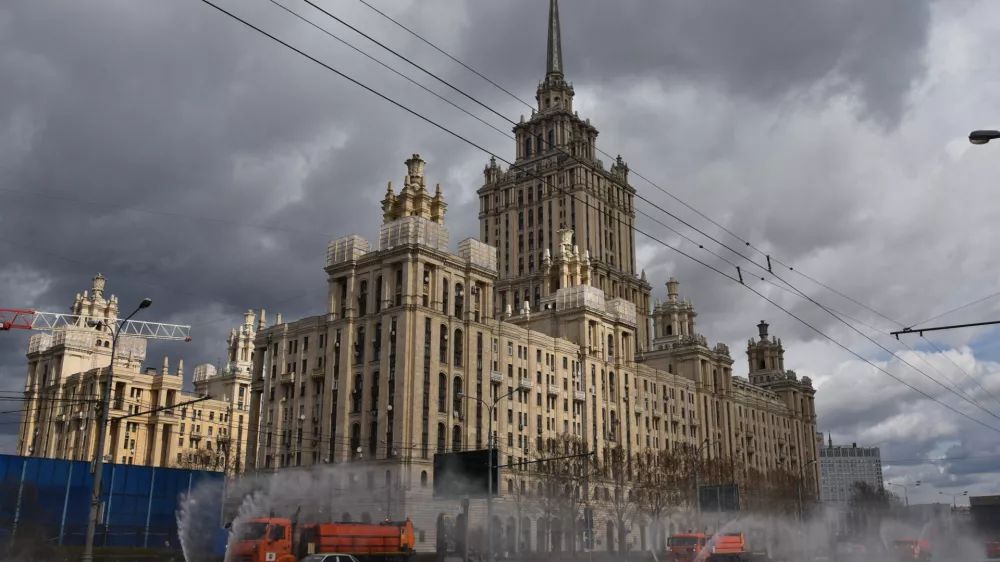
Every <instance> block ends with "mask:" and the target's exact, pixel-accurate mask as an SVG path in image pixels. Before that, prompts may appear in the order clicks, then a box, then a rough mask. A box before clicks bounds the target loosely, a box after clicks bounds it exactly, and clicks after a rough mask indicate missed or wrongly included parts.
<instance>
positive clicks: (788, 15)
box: [463, 0, 930, 123]
mask: <svg viewBox="0 0 1000 562" xmlns="http://www.w3.org/2000/svg"><path fill="white" fill-rule="evenodd" d="M544 17H545V14H544V3H542V2H538V1H533V0H519V1H511V2H503V3H484V4H483V5H482V6H477V7H474V8H473V9H472V11H471V13H470V14H469V21H470V25H468V26H467V27H466V28H465V30H464V31H465V33H466V35H465V36H464V38H463V43H464V45H465V46H466V49H465V54H466V58H468V59H471V60H472V61H474V62H475V63H477V64H473V65H472V66H474V67H476V68H487V69H489V70H490V73H491V77H497V76H499V77H500V78H501V83H502V84H511V83H513V84H518V83H523V82H524V81H525V80H535V81H537V80H538V79H539V78H541V76H540V75H539V70H538V69H540V68H544V61H545V59H544V44H543V43H542V42H541V41H540V40H539V36H540V35H541V34H542V33H544V29H545V27H544ZM561 18H562V34H563V51H564V52H565V53H566V54H565V62H564V64H565V68H566V73H567V77H568V78H569V79H570V80H575V81H576V82H577V83H603V84H608V85H613V86H614V87H617V88H621V87H628V85H629V82H630V80H636V79H640V78H650V77H653V78H656V79H658V80H661V81H663V82H666V83H670V82H684V81H694V82H702V83H715V84H717V85H720V86H722V87H723V88H724V89H725V90H726V91H728V92H729V93H731V94H732V95H734V96H750V97H753V98H757V99H763V100H765V101H767V102H781V101H783V98H785V97H786V96H789V95H794V94H795V93H796V92H797V91H799V90H810V89H813V88H815V87H816V86H817V85H820V86H821V87H823V88H831V90H840V89H844V88H847V89H849V90H851V91H854V92H856V93H857V94H858V95H859V97H860V98H861V100H862V101H863V103H864V105H865V106H866V108H867V110H868V111H869V112H870V114H871V115H872V116H873V117H875V118H876V119H878V120H880V121H885V122H887V123H892V122H895V121H896V120H898V119H899V117H900V116H901V115H902V112H903V108H904V106H905V97H906V94H907V92H908V90H909V88H910V86H911V84H912V83H913V81H914V80H915V79H917V78H919V76H920V75H921V73H922V72H923V52H924V46H925V42H926V40H927V34H928V28H929V23H930V9H929V2H927V1H926V0H917V1H913V0H879V1H871V0H845V1H839V2H798V1H796V0H768V1H764V2H740V3H732V2H722V1H709V2H694V3H692V2H683V1H669V2H601V1H600V0H580V1H575V2H563V4H562V6H561ZM499 52H502V53H505V57H504V58H506V59H507V60H508V61H518V62H519V63H520V64H517V65H512V64H510V63H506V64H505V63H504V62H502V61H498V60H497V57H496V53H499Z"/></svg>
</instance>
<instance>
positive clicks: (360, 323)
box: [247, 0, 818, 551]
mask: <svg viewBox="0 0 1000 562" xmlns="http://www.w3.org/2000/svg"><path fill="white" fill-rule="evenodd" d="M548 44H549V47H548V68H547V74H546V78H545V81H543V82H542V84H541V85H540V86H539V88H538V99H539V111H538V112H536V113H535V114H534V115H533V116H532V118H531V120H529V121H525V122H524V123H523V124H520V125H518V127H516V128H515V131H516V132H517V134H518V146H517V158H518V165H525V166H533V167H534V168H533V169H534V170H536V171H538V173H544V174H547V175H548V180H547V181H545V182H541V185H539V182H538V181H536V180H535V179H528V178H527V177H525V176H524V174H522V173H521V172H519V171H516V170H515V171H504V170H501V169H500V168H499V167H498V166H497V165H496V163H495V162H491V163H490V165H489V166H488V167H487V169H486V184H485V185H484V186H483V187H482V188H481V189H480V191H479V193H480V196H481V201H480V204H481V208H480V211H481V220H482V222H481V233H480V236H481V240H475V239H472V238H470V239H466V240H463V241H461V242H460V243H459V244H458V252H457V253H451V252H450V251H449V248H450V233H449V231H448V229H447V227H446V225H445V215H446V211H447V205H446V203H445V200H444V195H443V190H442V188H441V186H440V184H439V185H437V186H436V187H435V188H434V189H433V194H432V191H431V190H430V189H428V182H427V176H426V170H425V165H426V163H425V162H424V161H423V160H422V159H421V158H420V157H419V156H418V155H413V157H412V158H410V159H409V160H407V161H406V163H405V165H406V175H405V177H404V180H403V184H402V187H401V189H399V191H398V192H397V191H396V189H395V188H394V186H393V184H392V183H391V182H390V183H389V187H388V189H387V191H386V194H385V198H384V200H383V202H382V213H383V224H382V225H381V227H380V231H379V240H378V242H377V244H374V245H373V244H372V243H371V242H369V241H367V240H365V239H364V238H362V237H360V236H357V235H351V236H347V237H345V238H341V239H338V240H335V241H333V242H331V243H330V245H329V247H328V251H327V255H326V264H325V268H324V271H325V273H326V283H327V287H328V298H327V304H326V307H325V310H322V311H317V312H318V313H317V314H316V315H315V316H309V317H306V318H301V319H297V320H294V321H291V322H285V321H283V320H282V319H281V315H280V314H279V315H277V316H276V317H275V321H274V323H273V324H272V325H267V322H266V319H265V317H264V314H263V312H262V313H261V317H260V322H259V325H258V329H257V332H256V336H255V340H254V345H255V350H254V352H253V354H252V357H253V382H252V390H251V392H252V398H251V407H250V411H251V420H250V428H251V432H253V431H258V432H259V439H251V440H250V442H248V444H247V446H248V454H247V467H248V470H249V471H250V472H254V473H257V472H262V471H263V472H271V471H277V470H280V471H281V472H282V473H284V472H285V469H291V470H292V474H294V473H295V471H294V469H295V467H303V468H305V469H308V467H315V466H317V465H332V468H331V469H330V470H328V471H323V472H322V474H324V475H325V476H324V477H325V478H328V479H329V482H327V484H326V485H328V486H329V490H332V491H333V493H334V494H336V495H335V496H334V497H333V499H332V500H331V499H329V498H325V497H323V496H326V495H328V491H329V490H327V489H326V488H324V489H323V490H324V491H323V493H322V494H315V495H316V496H320V497H314V498H309V497H303V498H302V500H303V501H306V500H310V499H313V500H316V501H323V502H326V501H329V502H331V504H332V505H331V506H330V507H329V509H333V510H335V513H334V515H335V516H336V518H337V519H346V518H351V519H354V520H358V519H360V520H374V519H381V518H383V517H389V518H393V519H400V518H403V517H409V518H411V519H412V520H413V521H414V524H415V526H416V528H417V536H418V545H417V547H418V550H421V551H427V550H435V549H439V550H440V549H443V548H447V543H448V538H447V537H448V536H449V531H448V529H449V526H448V521H450V520H451V521H453V520H454V519H452V518H454V517H455V516H456V515H457V514H458V511H459V506H458V502H455V501H445V500H434V499H433V498H432V487H433V464H432V459H433V456H434V454H435V453H437V452H447V451H462V450H470V449H477V448H483V447H486V446H487V442H488V436H487V429H488V426H489V419H488V418H487V416H488V410H487V408H485V407H484V405H483V404H484V403H486V404H493V403H494V402H496V404H497V405H496V409H495V410H494V412H493V420H492V422H493V424H492V425H493V438H494V442H495V444H496V446H497V447H498V449H499V450H500V455H501V465H502V466H503V469H502V474H501V489H500V491H499V492H500V501H499V502H497V505H496V506H495V509H496V511H495V519H494V522H493V524H492V529H493V532H494V534H495V539H494V543H495V545H498V549H499V550H508V551H515V550H519V549H530V550H536V551H538V550H570V549H572V548H580V546H581V544H582V537H581V536H579V535H577V536H574V535H572V534H568V533H570V528H572V529H573V530H574V531H579V530H580V528H579V527H578V526H576V525H575V520H576V518H577V517H579V516H581V514H580V513H575V514H572V515H573V516H572V517H570V516H569V515H567V514H562V515H560V516H559V517H562V519H560V518H559V517H555V516H553V515H552V513H551V512H550V511H548V508H546V507H544V506H543V503H544V501H543V500H544V497H545V495H546V494H544V493H540V491H541V483H540V482H538V481H537V478H536V476H534V474H535V473H533V472H532V471H531V470H525V467H526V466H529V465H525V464H524V463H527V462H531V461H534V460H537V459H539V458H547V456H551V455H554V454H557V451H558V450H559V447H560V445H559V443H560V442H562V443H565V442H566V439H572V440H575V442H576V443H582V444H583V445H584V446H585V447H586V448H587V450H593V451H595V452H596V458H595V461H596V463H595V464H606V463H605V461H607V460H608V455H609V454H610V453H611V452H612V451H624V452H625V453H626V454H629V455H635V454H637V453H640V452H644V451H678V450H688V451H691V450H693V451H698V452H699V453H700V454H701V456H703V457H706V458H708V457H717V456H723V457H726V458H731V459H737V460H738V461H739V463H738V464H739V465H740V466H743V467H747V468H755V469H759V470H760V471H761V472H762V473H763V474H767V473H768V471H770V470H778V469H782V470H785V471H788V472H794V473H796V474H798V473H799V472H800V471H803V469H804V467H805V466H806V465H807V464H808V463H809V462H810V461H814V460H816V459H817V451H816V448H817V447H816V443H815V441H814V435H815V427H816V413H815V408H814V390H813V388H812V384H811V382H810V381H809V379H808V378H802V379H801V380H799V378H798V377H797V376H796V375H795V374H794V373H792V372H790V371H786V370H785V368H784V349H783V347H782V345H781V342H780V340H778V339H776V338H774V337H773V336H771V335H769V334H768V331H767V329H768V326H767V324H766V323H763V322H762V323H761V325H760V326H758V336H757V337H756V338H754V339H751V340H749V342H748V346H747V355H748V361H749V365H750V369H749V379H744V378H741V377H735V376H733V374H732V365H733V359H732V357H731V355H730V352H729V349H728V347H727V346H725V345H724V344H715V345H709V343H708V340H707V339H706V338H705V337H704V336H702V335H699V334H698V333H697V331H696V322H695V318H696V316H697V313H696V311H695V308H694V305H693V304H692V303H691V302H689V301H686V300H684V299H682V298H681V297H680V293H679V283H678V282H677V281H676V280H673V279H671V280H670V281H669V282H668V283H667V291H666V297H667V300H666V301H665V302H657V303H655V306H653V304H654V303H651V302H650V300H649V295H650V293H651V287H650V285H649V284H648V283H647V281H646V279H645V278H644V277H645V276H644V275H643V274H641V273H640V274H639V275H638V276H637V275H636V267H635V251H634V228H633V221H634V208H633V206H632V197H633V194H634V190H632V188H631V187H628V184H627V167H626V166H625V165H624V163H623V162H620V161H619V162H616V163H615V165H614V166H613V167H612V171H611V172H608V173H604V172H601V171H600V170H599V164H598V162H597V160H596V158H595V157H594V142H595V140H596V134H597V133H596V129H594V128H593V127H592V126H590V125H589V123H587V122H586V121H582V120H581V119H580V118H578V117H577V116H576V114H575V112H573V111H572V99H573V90H572V86H571V85H570V84H568V83H567V82H565V80H564V78H563V73H562V54H561V50H560V47H559V22H558V9H557V7H556V2H555V1H554V0H553V1H552V4H551V8H550V19H549V42H548ZM539 135H541V139H539ZM547 138H548V139H551V142H547V141H546V139H547ZM553 144H555V145H556V146H558V147H561V148H562V149H563V150H566V151H571V154H574V155H576V156H577V157H578V158H581V159H585V162H584V164H580V163H579V162H576V161H574V160H573V159H572V158H569V157H567V156H564V155H563V154H562V153H561V152H559V151H557V150H550V149H549V148H548V147H550V146H551V145H553ZM539 147H540V148H541V151H540V152H539V150H538V149H539ZM595 168H596V170H595ZM553 185H555V186H559V187H561V188H563V189H571V190H573V193H575V194H576V195H575V202H574V200H572V199H569V198H567V197H565V196H563V195H561V193H560V192H559V189H556V188H553V187H552V186H553ZM581 201H587V202H589V205H592V206H593V207H596V208H597V210H595V209H593V208H591V207H588V206H586V205H585V204H583V203H581ZM576 233H580V236H577V234H576ZM522 240H523V242H522ZM495 246H500V249H499V251H498V250H497V248H496V247H495ZM588 248H589V249H588ZM522 264H523V267H522ZM651 326H652V327H654V329H650V327H651ZM815 470H816V466H815V464H812V465H809V470H808V471H805V476H806V479H805V485H806V486H807V487H809V488H812V489H814V488H815V486H816V483H817V482H818V475H817V474H816V472H815ZM615 486H616V483H615V482H610V481H608V479H607V478H606V476H604V475H600V474H595V476H594V479H593V480H592V481H591V484H590V485H589V486H587V488H588V489H586V490H583V497H586V498H589V500H588V501H592V502H593V505H594V507H595V508H596V514H595V526H594V529H595V536H594V548H595V549H598V550H617V549H620V548H622V547H623V546H624V545H622V544H621V541H620V535H618V534H617V533H615V532H614V531H613V529H612V514H611V513H610V510H609V509H608V508H607V505H608V503H607V502H608V498H609V497H612V498H613V497H615V494H614V493H613V492H612V491H611V490H613V489H614V488H615ZM627 486H628V484H627V483H626V487H627ZM536 489H537V490H539V492H537V493H536V492H535V491H534V490H536ZM579 493H580V490H577V491H576V492H575V494H577V495H575V496H574V497H579V496H578V495H579ZM602 506H603V507H602ZM470 517H471V518H472V520H471V527H472V528H475V527H476V526H477V525H481V524H482V523H483V522H484V521H485V513H484V508H483V502H481V501H473V502H472V506H471V511H470ZM667 525H668V524H667V523H666V522H653V523H646V524H641V525H640V524H637V523H633V524H632V530H633V532H632V533H630V534H628V537H627V538H626V540H627V541H628V542H629V543H630V545H631V546H630V548H633V549H635V548H642V549H645V548H649V547H650V546H652V545H653V544H654V542H655V544H657V545H662V542H663V540H664V539H665V536H664V534H663V533H662V532H658V531H661V530H663V527H666V526H667ZM655 527H660V528H659V529H657V528H655ZM650 532H652V535H650V534H649V533H650ZM653 536H655V537H658V538H657V539H655V540H654V539H652V538H651V537H653ZM474 546H478V543H474Z"/></svg>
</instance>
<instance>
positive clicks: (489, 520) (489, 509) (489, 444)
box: [458, 387, 518, 562]
mask: <svg viewBox="0 0 1000 562" xmlns="http://www.w3.org/2000/svg"><path fill="white" fill-rule="evenodd" d="M517 390H518V387H514V388H512V389H511V390H510V392H508V393H507V394H504V395H503V396H499V397H497V399H496V400H494V401H493V404H492V405H490V404H488V403H487V402H486V401H485V400H483V399H482V398H478V397H475V396H469V395H468V394H466V393H464V392H459V393H458V397H459V398H463V399H468V400H475V401H476V402H479V403H480V404H482V405H483V406H486V414H487V415H488V416H489V422H488V425H487V429H486V458H487V459H489V460H487V461H486V462H487V464H488V469H487V473H486V481H487V491H486V540H487V543H486V546H487V551H486V556H487V560H489V561H491V562H492V560H493V468H494V465H493V447H494V444H493V409H494V408H496V406H497V404H499V403H500V401H501V400H503V399H504V398H508V397H510V395H512V394H514V393H515V392H517ZM465 527H466V529H465V535H466V537H465V541H466V544H468V535H469V529H468V527H469V524H468V518H466V525H465Z"/></svg>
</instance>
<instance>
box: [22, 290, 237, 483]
mask: <svg viewBox="0 0 1000 562" xmlns="http://www.w3.org/2000/svg"><path fill="white" fill-rule="evenodd" d="M106 283H107V281H106V280H105V278H104V277H103V276H102V275H101V274H98V275H97V276H96V277H94V278H93V285H92V287H91V290H90V291H84V292H83V294H77V296H76V299H75V300H74V302H73V306H72V307H71V312H72V314H74V315H78V316H80V317H81V318H86V319H89V320H94V321H97V324H98V326H97V327H93V326H90V325H81V326H74V327H71V328H66V329H61V330H57V331H54V332H52V333H38V334H33V335H32V336H31V338H30V339H29V343H28V351H27V354H26V355H27V359H28V374H27V378H26V381H25V386H24V396H25V402H24V405H25V406H24V412H23V414H22V416H21V427H20V436H19V439H18V446H17V454H19V455H25V456H36V457H44V458H56V459H67V460H86V461H90V460H93V459H94V458H95V456H96V454H97V442H98V430H99V428H98V421H97V420H98V409H97V404H98V402H99V400H100V399H101V397H103V396H104V389H105V388H106V386H105V385H106V384H107V380H108V375H109V374H111V375H112V384H113V388H112V392H111V403H110V411H109V415H110V422H109V424H108V429H107V431H108V433H107V436H106V439H105V443H106V448H105V451H104V455H105V459H106V460H108V461H109V462H114V463H120V464H133V465H144V466H159V467H172V466H179V467H190V468H205V469H218V468H220V464H221V462H222V460H221V457H222V456H224V455H220V454H219V453H220V450H219V446H220V445H222V446H223V447H225V446H228V441H229V439H230V425H231V420H230V412H229V407H230V404H229V403H228V402H227V401H224V400H217V399H212V400H206V401H201V402H198V403H195V404H191V405H190V406H184V405H182V404H183V403H185V402H188V401H192V400H195V399H197V398H198V397H199V396H200V395H197V394H192V393H190V392H186V391H185V390H184V388H183V387H184V384H183V382H184V362H183V361H178V363H177V367H176V368H175V369H174V370H171V369H170V365H169V360H168V359H167V358H164V359H163V363H162V367H161V368H159V369H157V368H155V367H146V368H143V363H144V362H145V360H146V343H147V342H146V340H145V339H142V338H137V337H129V336H121V337H119V339H118V348H117V352H116V353H115V362H114V365H112V364H111V345H112V342H113V340H112V333H111V331H110V329H109V328H108V327H107V326H108V324H110V325H114V320H116V319H117V318H118V299H117V298H116V297H115V296H114V295H110V296H108V297H105V287H106ZM104 321H107V322H104ZM252 337H253V335H252V333H251V334H249V335H247V336H244V340H243V341H245V342H249V341H252ZM230 345H231V346H232V342H231V344H230ZM244 364H245V365H247V366H248V363H246V362H245V363H244ZM244 368H245V370H244V372H243V374H242V375H240V376H241V380H242V381H243V386H244V387H245V389H246V390H244V393H247V392H248V389H249V380H250V374H249V370H247V369H246V367H244ZM196 387H197V385H196ZM213 396H214V395H213ZM245 404H246V405H247V406H248V405H249V400H247V401H245ZM174 405H177V407H176V408H172V407H171V406H174ZM240 415H242V416H244V419H246V418H248V416H247V415H246V414H245V413H242V414H240ZM123 416H127V417H123ZM116 418H119V419H116ZM239 447H240V448H241V450H242V449H243V448H244V447H245V444H244V445H240V446H239Z"/></svg>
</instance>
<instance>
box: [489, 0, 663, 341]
mask: <svg viewBox="0 0 1000 562" xmlns="http://www.w3.org/2000/svg"><path fill="white" fill-rule="evenodd" d="M547 35H548V37H547V41H546V50H545V77H544V78H543V79H542V80H541V81H540V82H539V83H538V87H537V89H536V90H535V100H536V102H537V107H536V108H535V109H533V110H532V112H531V116H530V117H529V118H528V119H525V117H524V116H523V115H522V116H521V120H520V122H519V123H518V124H517V125H515V126H514V129H513V131H514V136H515V138H516V143H517V145H516V147H515V165H516V166H517V167H518V168H517V169H514V170H504V169H502V168H501V167H500V166H499V165H497V163H496V161H495V160H493V159H491V160H490V162H489V164H487V166H486V167H485V169H484V170H483V181H484V183H483V186H482V187H481V188H480V189H479V191H478V193H479V197H480V213H479V219H480V240H482V241H483V242H485V243H487V244H490V245H492V246H495V247H496V248H498V254H499V256H498V257H499V260H498V264H499V277H500V279H499V281H498V283H497V287H496V291H497V295H496V300H495V301H494V302H495V303H496V309H497V311H502V310H504V309H505V308H506V305H507V304H513V305H514V307H515V308H520V306H521V302H522V301H524V300H530V301H531V303H532V308H537V307H538V301H539V300H540V298H541V297H545V296H548V289H546V285H549V286H550V287H551V290H557V289H558V288H559V287H558V285H557V284H549V283H547V281H548V279H549V275H550V273H551V271H549V272H548V273H547V271H546V270H547V269H548V268H549V267H551V264H549V265H548V266H546V265H545V260H546V251H547V252H548V256H549V257H550V259H556V258H558V257H559V256H560V255H561V253H560V251H559V250H558V249H559V246H560V244H561V234H560V232H561V231H563V230H568V231H570V244H571V246H578V247H579V248H580V252H579V254H580V255H581V256H583V255H586V256H588V258H589V279H588V281H586V283H587V284H589V285H592V286H594V287H597V288H599V289H601V290H603V291H604V293H605V294H606V296H607V297H608V298H609V299H610V298H623V299H626V300H628V301H629V302H631V303H633V304H635V306H636V311H637V315H638V316H637V324H638V327H637V332H638V333H637V337H636V343H637V345H638V346H639V347H640V348H642V349H649V347H650V345H651V343H652V341H651V334H650V326H649V310H650V308H649V305H650V302H649V294H650V286H649V283H647V282H646V280H645V279H642V278H641V277H640V276H639V275H638V273H639V271H638V269H637V268H636V256H635V206H634V203H635V202H634V199H635V189H633V188H632V187H631V186H630V185H629V184H628V166H627V164H625V161H624V160H623V159H622V158H621V157H619V158H618V159H616V160H615V162H613V163H612V165H611V168H610V170H609V169H606V168H605V167H604V163H603V162H601V161H600V160H598V159H597V156H596V154H597V151H596V148H595V147H596V143H597V135H598V132H597V129H596V128H595V127H594V126H593V125H591V124H590V120H589V119H581V118H580V116H579V115H578V114H577V112H576V111H575V110H574V108H573V98H574V95H575V92H574V90H573V84H572V83H571V82H568V81H567V80H566V76H565V71H564V66H563V50H562V32H561V29H560V25H559V3H558V0H550V2H549V17H548V25H547ZM524 170H529V171H530V173H525V171H524ZM526 295H528V296H526Z"/></svg>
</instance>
